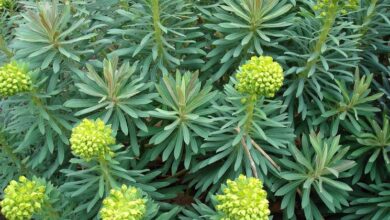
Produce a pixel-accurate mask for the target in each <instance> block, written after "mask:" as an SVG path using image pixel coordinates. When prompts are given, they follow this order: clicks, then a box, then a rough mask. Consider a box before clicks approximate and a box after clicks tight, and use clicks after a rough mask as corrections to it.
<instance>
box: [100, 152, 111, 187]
mask: <svg viewBox="0 0 390 220" xmlns="http://www.w3.org/2000/svg"><path fill="white" fill-rule="evenodd" d="M99 165H100V171H101V175H102V176H103V180H104V185H105V192H106V193H109V192H110V190H111V183H110V179H111V177H110V173H109V169H108V164H107V160H106V159H105V158H103V157H100V158H99Z"/></svg>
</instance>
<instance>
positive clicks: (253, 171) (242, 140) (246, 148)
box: [241, 137, 259, 178]
mask: <svg viewBox="0 0 390 220" xmlns="http://www.w3.org/2000/svg"><path fill="white" fill-rule="evenodd" d="M241 144H242V146H243V147H244V150H245V153H246V156H247V157H248V159H249V163H250V165H251V169H252V173H253V176H255V177H256V178H259V177H258V175H257V169H256V164H255V161H254V160H253V158H252V155H251V152H250V151H249V148H248V146H247V145H246V143H245V140H244V137H243V138H241Z"/></svg>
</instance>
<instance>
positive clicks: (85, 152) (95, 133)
mask: <svg viewBox="0 0 390 220" xmlns="http://www.w3.org/2000/svg"><path fill="white" fill-rule="evenodd" d="M70 143H71V149H72V152H73V154H74V155H76V156H79V157H81V158H82V159H84V160H86V161H90V160H91V159H93V158H98V157H104V156H106V155H107V154H112V153H113V152H112V151H111V149H110V145H112V144H115V138H114V137H113V136H112V130H111V127H110V126H107V125H105V124H104V122H103V121H102V120H101V119H97V120H96V121H93V120H89V119H84V120H82V122H81V123H80V124H79V125H78V126H76V127H75V128H73V130H72V136H71V138H70Z"/></svg>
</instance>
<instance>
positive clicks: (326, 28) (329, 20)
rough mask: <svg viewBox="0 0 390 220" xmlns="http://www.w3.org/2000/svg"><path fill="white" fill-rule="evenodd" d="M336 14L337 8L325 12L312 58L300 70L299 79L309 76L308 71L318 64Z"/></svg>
mask: <svg viewBox="0 0 390 220" xmlns="http://www.w3.org/2000/svg"><path fill="white" fill-rule="evenodd" d="M337 13H338V7H335V8H330V9H329V10H328V11H327V13H326V18H325V22H324V25H323V26H322V29H321V33H320V36H319V38H318V41H317V43H316V45H315V47H314V50H313V54H314V57H313V58H312V59H311V60H310V61H308V62H307V63H306V66H305V68H304V69H303V70H302V72H300V73H299V77H300V78H307V77H308V76H309V73H310V70H311V69H312V68H313V67H314V66H315V65H316V63H317V62H318V60H319V58H320V56H321V48H322V47H323V45H324V44H325V43H326V40H327V38H328V35H329V32H330V31H331V29H332V27H333V24H334V22H335V21H336V17H337Z"/></svg>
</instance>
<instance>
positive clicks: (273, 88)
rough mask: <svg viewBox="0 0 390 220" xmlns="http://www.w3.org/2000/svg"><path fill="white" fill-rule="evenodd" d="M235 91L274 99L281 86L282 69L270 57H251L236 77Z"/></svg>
mask: <svg viewBox="0 0 390 220" xmlns="http://www.w3.org/2000/svg"><path fill="white" fill-rule="evenodd" d="M236 78H237V80H238V84H237V85H236V89H237V90H238V91H239V92H241V93H247V94H250V95H256V96H266V97H274V96H275V93H276V92H277V91H278V90H279V89H280V88H281V87H282V85H283V78H284V77H283V69H282V67H281V66H280V65H279V64H278V63H277V62H274V61H273V59H272V57H269V56H260V57H252V58H251V59H250V60H249V61H248V62H247V63H246V64H244V65H242V66H241V67H240V69H239V71H238V73H237V75H236Z"/></svg>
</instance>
